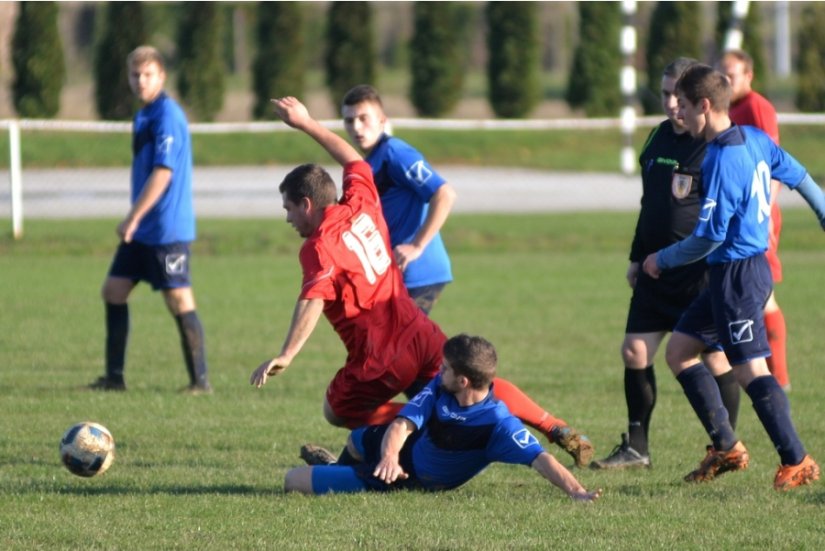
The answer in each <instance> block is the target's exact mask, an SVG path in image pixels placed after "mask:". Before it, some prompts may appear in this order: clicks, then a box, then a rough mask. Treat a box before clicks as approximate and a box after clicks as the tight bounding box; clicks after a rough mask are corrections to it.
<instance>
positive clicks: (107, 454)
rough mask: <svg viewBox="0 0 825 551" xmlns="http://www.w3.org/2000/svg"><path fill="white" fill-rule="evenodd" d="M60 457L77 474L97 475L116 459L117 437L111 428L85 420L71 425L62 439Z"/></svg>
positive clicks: (103, 471)
mask: <svg viewBox="0 0 825 551" xmlns="http://www.w3.org/2000/svg"><path fill="white" fill-rule="evenodd" d="M60 459H61V460H62V461H63V465H65V466H66V468H67V469H69V472H71V473H72V474H76V475H77V476H85V477H91V476H97V475H99V474H103V473H105V472H106V470H107V469H108V468H109V467H111V466H112V462H113V461H114V460H115V439H114V438H112V433H111V432H109V429H107V428H106V427H104V426H103V425H100V424H98V423H92V422H90V421H85V422H83V423H77V424H76V425H73V426H71V427H69V430H67V431H66V433H65V434H64V435H63V438H62V439H61V440H60Z"/></svg>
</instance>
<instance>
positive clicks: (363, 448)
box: [352, 424, 422, 491]
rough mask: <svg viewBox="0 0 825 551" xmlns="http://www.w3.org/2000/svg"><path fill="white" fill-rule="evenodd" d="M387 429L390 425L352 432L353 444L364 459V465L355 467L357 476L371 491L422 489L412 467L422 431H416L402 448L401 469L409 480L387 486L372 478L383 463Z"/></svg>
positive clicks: (360, 464)
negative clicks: (383, 443) (383, 447)
mask: <svg viewBox="0 0 825 551" xmlns="http://www.w3.org/2000/svg"><path fill="white" fill-rule="evenodd" d="M387 427H389V425H388V424H387V425H370V426H366V427H361V428H358V429H355V430H354V431H352V440H353V444H355V448H356V449H357V450H358V452H359V453H360V454H361V456H362V457H363V458H364V461H363V463H359V464H358V465H355V466H354V469H355V474H356V476H357V477H358V478H360V479H361V480H362V481H363V482H364V484H365V485H366V486H367V487H368V488H369V489H370V490H375V491H387V490H398V489H402V488H404V489H417V488H420V487H421V484H420V482H419V481H418V479H417V478H416V476H415V470H414V469H413V465H412V448H413V444H414V443H415V441H416V440H417V439H418V437H419V436H420V435H421V432H422V431H415V432H414V433H413V434H412V435H410V437H409V438H408V439H407V440H406V442H404V447H402V448H401V453H400V454H399V457H398V460H399V463H400V464H401V467H402V468H403V469H404V472H406V473H407V474H408V475H409V478H407V479H399V480H397V481H396V482H394V483H392V484H386V483H385V482H382V481H381V480H379V479H377V478H375V477H374V476H372V473H373V471H374V470H375V467H376V466H377V465H378V463H379V462H380V461H381V442H382V441H383V439H384V433H385V432H387Z"/></svg>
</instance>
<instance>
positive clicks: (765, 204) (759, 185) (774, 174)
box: [693, 125, 807, 264]
mask: <svg viewBox="0 0 825 551" xmlns="http://www.w3.org/2000/svg"><path fill="white" fill-rule="evenodd" d="M806 174H807V171H806V170H805V167H803V166H802V165H801V164H799V162H798V161H797V160H796V159H794V158H793V157H791V156H790V155H789V154H788V153H786V152H785V151H784V150H783V149H781V148H780V147H779V146H777V145H776V144H775V143H774V142H773V140H772V139H771V138H770V137H769V136H768V135H767V134H765V133H764V132H762V131H761V130H759V129H758V128H754V127H751V126H737V125H734V126H732V127H731V128H730V129H728V130H726V131H724V132H722V133H721V134H719V136H717V137H716V138H715V139H714V140H713V141H712V142H710V143H709V144H708V148H707V153H706V154H705V160H704V162H703V163H702V186H703V196H704V200H703V204H702V208H701V211H700V213H699V222H698V223H697V225H696V228H695V230H694V232H693V234H694V235H695V236H697V237H704V238H706V239H709V240H711V241H716V242H722V245H720V246H719V247H718V248H716V249H715V250H714V251H713V252H712V253H711V254H710V255H709V256H708V258H707V262H708V264H724V263H727V262H731V261H734V260H741V259H745V258H749V257H751V256H755V255H758V254H762V253H764V252H765V251H766V250H767V248H768V220H769V218H770V215H771V207H770V202H771V179H774V180H779V181H780V182H782V183H783V184H785V185H787V186H788V187H790V188H791V189H793V188H795V187H797V186H798V185H799V184H800V183H802V180H803V179H804V178H805V176H806Z"/></svg>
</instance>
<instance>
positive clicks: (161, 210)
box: [132, 93, 195, 245]
mask: <svg viewBox="0 0 825 551" xmlns="http://www.w3.org/2000/svg"><path fill="white" fill-rule="evenodd" d="M132 153H133V155H134V157H133V159H132V203H134V202H135V201H136V200H137V198H138V197H139V196H140V194H141V192H142V191H143V188H144V186H145V185H146V183H147V181H148V178H149V175H150V174H151V173H152V171H153V170H154V169H155V167H166V168H168V169H170V170H171V171H172V180H171V181H170V182H169V187H168V188H167V189H166V191H165V192H164V194H163V195H161V197H160V199H158V201H157V203H156V204H155V205H154V206H153V207H152V208H151V209H150V210H149V212H147V213H146V216H144V217H143V219H142V220H141V221H140V225H139V226H138V229H137V231H136V232H135V235H134V240H135V241H138V242H140V243H143V244H145V245H166V244H170V243H176V242H189V241H193V240H194V239H195V214H194V209H193V207H192V145H191V142H190V139H189V129H188V127H187V121H186V115H184V113H183V110H182V109H181V108H180V106H179V105H178V104H177V103H175V101H174V100H172V99H171V98H170V97H169V96H167V95H166V94H165V93H161V95H160V96H159V97H158V98H157V99H156V100H155V101H153V102H152V103H150V104H149V105H146V106H144V107H143V108H142V109H141V110H140V111H138V112H137V114H136V115H135V120H134V123H133V126H132Z"/></svg>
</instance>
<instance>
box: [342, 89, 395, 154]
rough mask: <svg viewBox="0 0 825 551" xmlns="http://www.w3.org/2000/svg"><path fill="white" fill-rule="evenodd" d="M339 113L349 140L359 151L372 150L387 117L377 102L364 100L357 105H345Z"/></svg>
mask: <svg viewBox="0 0 825 551" xmlns="http://www.w3.org/2000/svg"><path fill="white" fill-rule="evenodd" d="M341 115H342V116H343V117H344V129H345V130H346V131H347V134H349V137H350V140H351V141H352V143H354V144H355V145H356V146H357V147H359V148H360V149H361V151H364V152H369V151H370V150H372V148H373V147H375V144H377V143H378V140H380V139H381V136H382V135H383V134H384V123H385V122H386V120H387V118H386V116H385V115H384V111H383V109H381V106H380V105H378V104H377V103H373V102H371V101H365V102H361V103H359V104H357V105H345V106H343V107H342V108H341Z"/></svg>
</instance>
